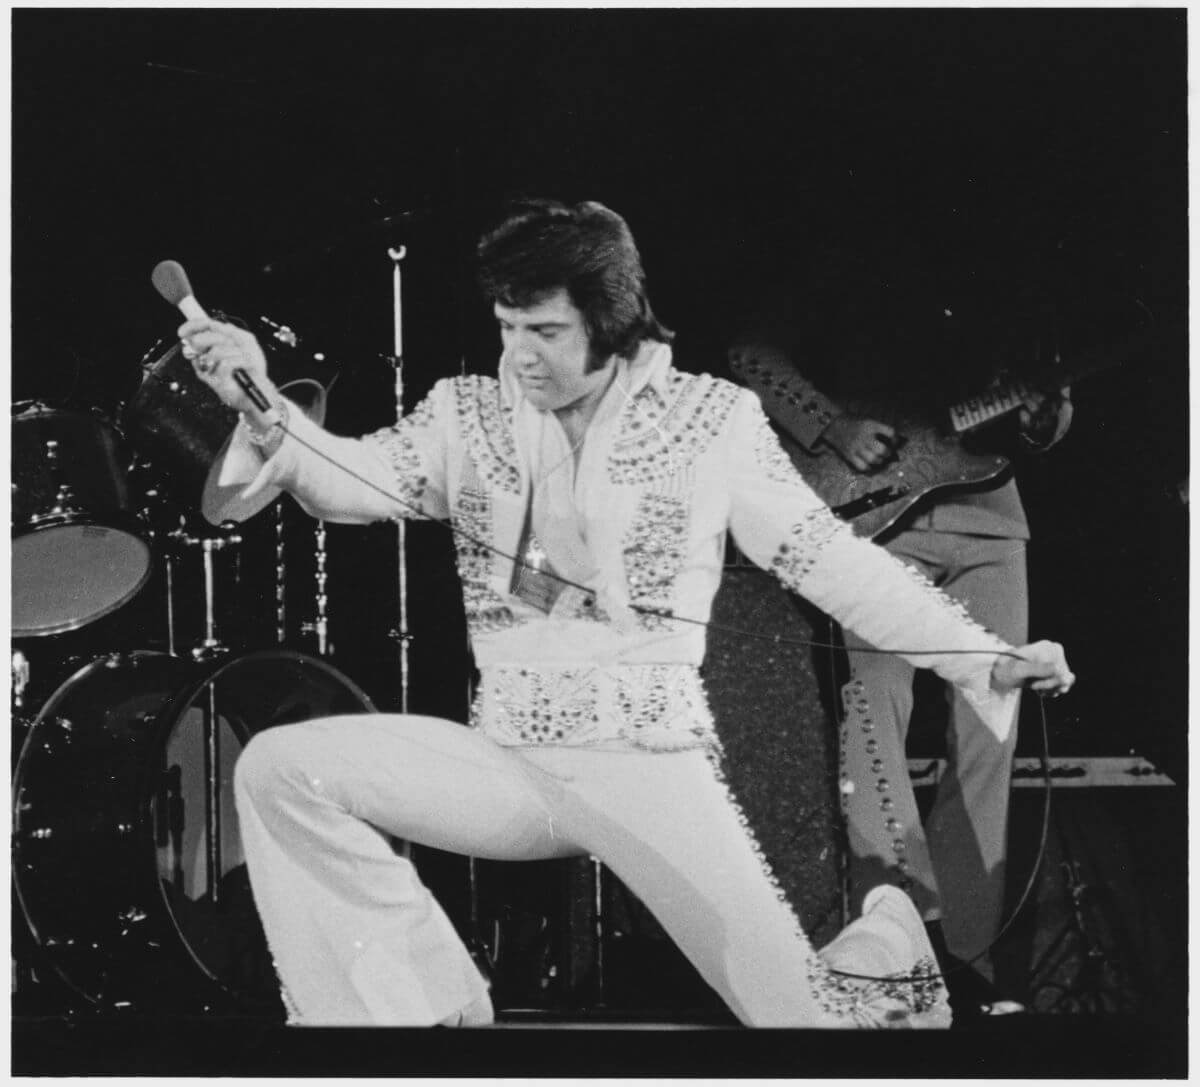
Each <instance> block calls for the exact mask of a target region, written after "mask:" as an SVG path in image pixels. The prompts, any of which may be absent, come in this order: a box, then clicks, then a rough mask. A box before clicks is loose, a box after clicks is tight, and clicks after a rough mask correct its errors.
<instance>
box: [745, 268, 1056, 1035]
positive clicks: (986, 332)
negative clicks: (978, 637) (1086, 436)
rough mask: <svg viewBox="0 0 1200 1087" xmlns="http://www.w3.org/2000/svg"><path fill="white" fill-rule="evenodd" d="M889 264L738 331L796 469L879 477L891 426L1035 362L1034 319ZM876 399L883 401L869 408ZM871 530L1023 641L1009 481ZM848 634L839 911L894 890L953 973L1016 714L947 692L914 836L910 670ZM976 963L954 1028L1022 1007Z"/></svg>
mask: <svg viewBox="0 0 1200 1087" xmlns="http://www.w3.org/2000/svg"><path fill="white" fill-rule="evenodd" d="M891 271H892V270H889V269H888V268H887V266H886V265H881V266H879V267H877V268H876V269H874V271H873V273H872V276H873V277H874V278H869V277H868V278H864V279H858V280H856V281H855V282H854V283H853V284H851V285H849V286H848V285H847V284H846V283H845V282H844V281H843V282H841V283H838V284H837V286H836V288H829V287H827V288H825V289H826V290H828V292H829V293H828V294H826V295H824V296H823V295H822V293H821V291H822V288H821V287H819V286H818V287H814V286H813V285H811V284H809V285H807V286H806V287H804V288H803V293H800V294H798V293H795V292H796V290H798V289H799V288H788V289H786V290H784V291H781V292H779V297H778V298H776V299H775V300H774V301H771V300H769V299H767V300H765V301H764V299H763V298H762V296H760V300H759V302H760V304H759V306H758V307H757V309H758V313H757V314H756V316H755V317H754V318H753V319H752V321H751V324H750V328H749V330H748V331H747V332H745V333H744V334H743V335H741V336H740V337H739V338H738V339H737V341H736V342H735V344H734V345H733V347H732V348H731V351H730V362H731V365H732V368H733V370H734V372H735V373H736V374H737V375H738V376H739V377H741V378H742V379H743V380H744V381H745V382H746V383H747V384H748V385H750V386H751V387H752V388H755V387H760V394H761V395H762V400H763V405H764V407H765V408H766V409H767V411H768V413H769V414H771V416H772V417H773V419H774V420H775V422H776V424H777V425H778V427H779V429H780V430H781V431H782V433H783V435H784V437H785V438H788V437H790V438H791V439H792V444H791V445H789V449H790V450H791V451H792V455H793V459H794V460H795V461H796V463H797V466H798V467H799V469H800V470H801V472H803V473H805V474H808V472H809V471H810V470H812V471H814V472H815V466H816V465H818V464H820V463H821V458H828V457H832V456H836V457H837V458H839V459H840V461H842V462H844V463H845V464H846V465H848V466H849V467H850V468H851V469H852V470H853V471H854V472H856V473H862V474H864V475H866V474H870V473H872V472H877V471H879V470H881V469H883V468H884V467H885V466H887V465H889V464H890V463H892V462H893V460H894V458H897V457H902V456H903V455H904V449H905V442H906V439H907V438H908V437H909V435H906V434H905V433H904V432H903V431H902V430H901V429H900V428H899V427H898V426H896V425H894V424H893V423H891V422H888V421H887V420H889V419H893V420H895V419H917V418H921V417H925V418H929V419H934V418H936V417H937V416H938V414H939V413H941V412H943V411H944V410H945V409H946V408H947V407H948V405H949V404H950V403H953V402H956V401H957V400H958V399H960V398H961V397H962V396H964V395H976V394H978V392H979V391H980V390H981V388H982V387H983V386H984V385H986V384H987V381H988V380H989V378H991V379H995V377H996V376H997V368H998V367H997V363H998V362H1000V361H1001V360H1002V359H1004V358H1005V357H1008V358H1012V357H1014V355H1016V354H1017V353H1018V350H1019V349H1021V348H1023V350H1019V354H1020V355H1021V356H1023V357H1024V358H1025V359H1026V360H1028V362H1029V364H1030V369H1033V368H1034V364H1035V359H1034V357H1033V356H1034V354H1036V353H1037V351H1036V348H1035V344H1034V329H1033V324H1034V322H1033V320H1032V319H1031V320H1029V321H1028V322H1026V321H1024V320H1022V319H1017V318H1014V317H1013V315H1012V314H1011V313H1010V314H1008V315H1006V316H1007V317H1008V318H1009V322H1008V323H1007V324H1001V323H1000V322H997V321H987V320H985V319H984V318H983V316H982V315H981V313H980V312H979V309H978V308H976V309H975V310H974V311H973V312H972V311H971V310H970V308H969V305H965V304H964V303H963V301H962V299H961V297H959V298H955V299H954V300H953V301H951V300H950V298H949V297H948V295H949V294H950V293H952V292H946V291H940V290H938V285H937V284H934V283H931V282H929V281H928V280H926V281H922V280H921V279H920V278H919V276H918V275H917V271H918V270H917V269H914V268H913V267H907V268H905V269H903V270H897V273H896V274H890V272H891ZM830 282H831V281H830V280H826V283H830ZM896 284H903V286H897V285H896ZM835 293H836V295H837V298H836V299H835V298H834V297H833V295H834V294H835ZM960 307H961V308H960ZM963 310H967V312H965V313H964V312H963ZM1041 353H1042V354H1043V355H1044V354H1046V353H1047V352H1046V351H1045V350H1043V351H1042V352H1041ZM1045 362H1046V360H1045V358H1043V359H1042V360H1040V364H1041V366H1043V367H1044V365H1045ZM784 374H786V375H787V376H786V378H784V377H783V376H782V375H784ZM781 381H786V392H785V391H784V389H785V386H784V385H782V384H780V382H781ZM763 386H765V387H763ZM872 404H874V405H878V406H879V408H878V411H877V412H876V414H875V415H873V414H872V413H871V407H870V405H872ZM1071 414H1072V405H1071V401H1070V398H1069V394H1068V391H1067V390H1062V391H1061V392H1051V393H1041V392H1031V393H1029V394H1028V396H1027V397H1026V398H1025V403H1024V404H1023V405H1022V406H1021V407H1020V409H1019V411H1016V412H1013V413H1012V414H1011V415H1010V416H1009V418H1008V420H1007V422H1006V424H1005V425H1004V426H995V427H994V431H995V432H994V433H993V434H992V435H991V442H992V445H993V446H994V447H995V448H996V450H997V452H1000V453H1002V454H1004V455H1005V456H1013V455H1017V454H1018V453H1020V452H1037V451H1041V450H1045V449H1048V448H1050V447H1051V446H1052V445H1054V444H1055V443H1056V442H1058V441H1059V440H1060V439H1061V438H1062V437H1063V435H1064V434H1065V433H1066V431H1067V428H1068V427H1069V426H1070V422H1071ZM1014 423H1015V425H1013V424H1014ZM785 444H787V443H786V442H785ZM923 455H924V454H923ZM838 471H843V469H841V467H840V465H838ZM809 481H810V482H811V483H812V484H813V486H814V487H815V488H816V489H817V490H818V492H820V491H821V488H820V486H818V485H817V482H816V480H815V479H814V478H811V477H810V480H809ZM825 497H827V498H828V496H827V495H826V496H825ZM877 538H878V539H879V542H881V543H884V544H885V546H886V547H887V548H888V549H889V550H890V551H891V552H892V553H893V554H895V555H896V556H898V557H899V558H900V559H902V560H903V561H904V562H906V563H908V564H909V565H910V566H912V567H914V568H915V569H917V570H918V571H920V572H921V573H922V574H924V575H926V576H927V577H928V578H929V579H930V580H931V581H933V583H934V584H936V585H937V586H939V587H940V588H941V589H943V590H944V591H945V592H946V593H948V594H949V595H950V596H952V597H954V598H956V599H957V600H959V601H961V602H962V603H963V605H964V606H965V607H966V608H967V610H968V612H969V613H970V615H971V616H972V617H973V618H974V619H976V620H977V621H978V622H980V623H982V624H983V625H984V626H986V627H988V628H989V629H991V630H994V631H995V632H996V633H998V634H999V635H1000V636H1001V637H1003V638H1006V639H1008V640H1009V641H1011V642H1012V643H1013V644H1014V645H1022V644H1024V643H1025V641H1026V640H1027V625H1028V596H1027V579H1026V562H1025V548H1026V542H1027V540H1028V539H1029V526H1028V522H1027V519H1026V516H1025V511H1024V508H1023V507H1022V504H1021V499H1020V495H1019V494H1018V491H1017V485H1016V482H1015V480H1014V479H1013V478H1012V474H1011V472H1007V473H1002V474H1000V475H998V476H997V475H995V474H993V476H992V478H991V479H989V480H986V481H984V482H983V483H981V484H977V485H975V486H974V487H972V488H971V489H951V490H945V489H939V490H938V491H936V493H935V494H933V495H932V496H930V497H929V498H928V499H926V500H924V501H920V502H917V503H915V504H914V505H912V506H911V507H909V508H908V509H907V511H906V512H904V513H903V514H902V515H900V516H898V517H897V518H896V519H894V520H893V521H892V523H891V524H890V525H889V526H888V527H887V528H886V530H884V531H881V532H879V533H878V537H877ZM845 642H846V647H847V650H848V658H849V667H850V674H849V682H848V683H847V684H846V686H845V687H844V688H843V689H842V699H843V708H844V717H843V724H842V731H841V748H842V766H843V770H842V775H843V777H842V780H843V783H845V782H852V783H853V790H852V791H849V792H848V791H847V789H848V786H847V785H845V784H843V789H842V804H843V811H844V815H845V819H846V823H847V830H848V838H849V849H850V879H851V910H852V912H854V911H856V910H857V909H858V907H859V905H860V904H861V901H862V897H863V895H864V894H865V893H866V892H867V891H868V890H870V888H871V887H873V886H875V885H877V884H879V883H882V882H891V883H894V884H896V885H898V886H900V887H901V888H903V889H904V890H906V891H907V892H908V893H909V894H910V895H911V896H912V898H913V899H914V901H915V902H916V904H917V906H918V908H919V909H920V910H921V912H922V914H923V916H924V917H925V920H926V922H927V925H928V927H929V929H930V935H931V937H932V939H933V942H934V946H935V948H937V949H938V952H939V955H943V956H944V962H943V967H944V968H948V967H950V966H953V965H954V964H955V961H956V960H969V959H972V958H974V957H975V956H976V955H977V954H978V953H979V952H980V951H982V950H983V949H984V948H986V947H987V946H988V945H989V944H990V943H991V941H992V940H993V939H994V938H995V936H996V934H997V931H998V928H999V925H1000V923H1001V921H1002V910H1003V906H1004V874H1005V854H1006V847H1007V826H1008V803H1009V786H1010V780H1011V770H1012V762H1013V750H1014V747H1015V744H1016V736H1017V733H1016V727H1015V724H1016V722H1015V720H1014V722H1013V728H1012V729H1011V730H1010V732H1009V737H1008V739H1007V741H1005V742H1000V741H998V740H997V739H996V738H995V736H994V735H993V734H992V733H991V732H989V731H988V730H987V729H986V728H984V727H983V726H982V725H981V724H980V721H979V719H978V718H977V717H976V715H975V713H974V712H973V710H972V708H971V706H970V705H969V704H968V703H967V702H966V701H965V700H963V699H962V698H961V697H960V696H954V695H952V694H950V693H949V692H947V694H948V700H949V707H948V724H947V729H948V732H947V736H946V747H947V756H948V765H947V768H946V772H945V774H944V776H943V777H942V779H941V781H940V782H939V784H938V786H937V793H936V799H935V801H934V804H933V807H932V810H931V811H930V813H929V816H928V819H927V820H926V822H925V825H924V826H922V823H921V820H920V817H919V814H918V810H917V804H916V800H915V798H914V795H913V790H912V786H911V784H910V782H909V779H908V774H907V763H906V756H905V741H906V738H907V735H908V730H909V723H910V718H911V716H912V711H913V705H914V692H913V681H914V670H913V668H912V667H911V666H910V665H909V664H907V663H906V662H905V661H903V660H902V659H900V658H899V657H895V656H891V655H885V654H877V653H862V652H856V650H858V649H860V648H861V646H862V645H863V644H865V643H862V642H861V641H859V640H858V639H856V638H855V637H854V636H853V635H852V634H851V633H850V632H846V635H845ZM974 966H975V967H976V968H977V970H978V972H975V970H964V969H960V970H959V971H958V972H956V973H955V974H954V975H953V976H952V977H951V978H950V979H948V980H949V982H950V993H951V1000H952V1003H953V1004H954V1005H955V1008H954V1011H955V1019H956V1021H962V1019H963V1018H966V1017H969V1016H970V1015H972V1014H974V1013H979V1012H981V1011H985V1012H990V1013H993V1014H994V1013H996V1012H1002V1011H1006V1010H1007V1011H1014V1010H1019V1005H1016V1006H1015V1005H1014V1004H1013V1003H1012V1002H1010V1001H1001V1000H999V999H998V998H999V995H1000V994H999V991H998V990H997V989H996V987H995V986H994V984H993V982H994V970H993V966H992V964H991V962H990V961H989V960H988V957H987V956H986V955H985V956H984V957H983V959H981V960H979V961H977V962H976V963H974Z"/></svg>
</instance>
